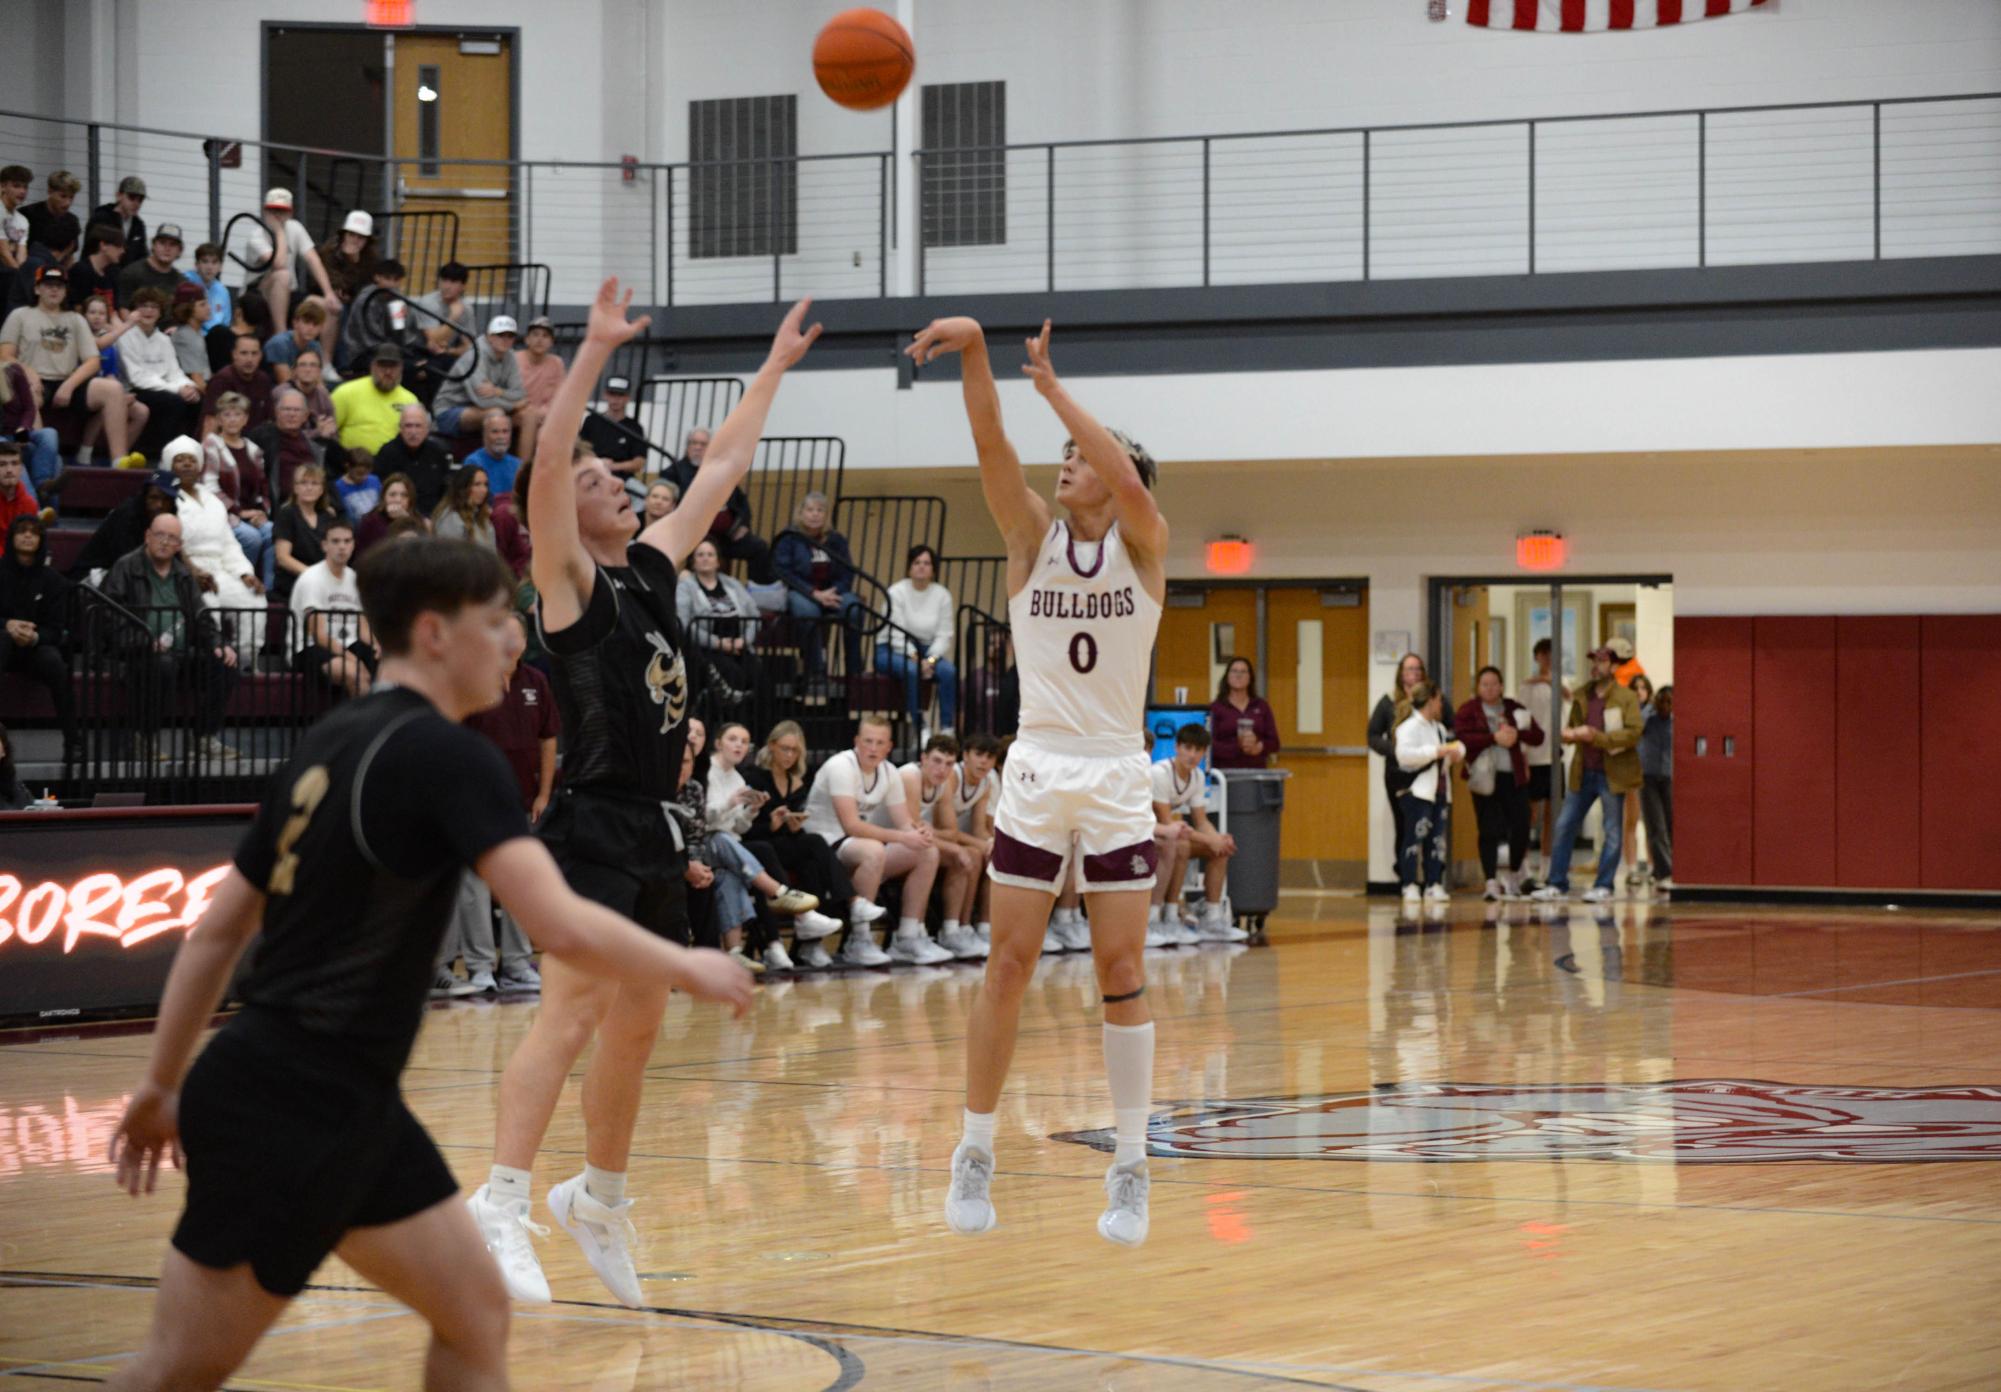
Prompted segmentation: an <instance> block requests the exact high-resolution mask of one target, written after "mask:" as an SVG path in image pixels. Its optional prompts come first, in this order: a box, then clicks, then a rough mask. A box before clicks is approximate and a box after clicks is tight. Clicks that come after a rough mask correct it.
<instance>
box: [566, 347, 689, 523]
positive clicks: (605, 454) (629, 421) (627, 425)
mask: <svg viewBox="0 0 2001 1392" xmlns="http://www.w3.org/2000/svg"><path fill="white" fill-rule="evenodd" d="M631 410H632V379H631V378H629V377H621V376H617V375H613V376H610V377H607V378H605V379H604V405H603V406H602V407H600V408H599V409H598V410H596V411H593V412H592V413H591V414H589V415H588V416H585V417H584V430H583V435H584V441H585V443H587V444H589V445H590V447H591V453H593V454H595V455H596V456H597V457H598V458H599V459H602V460H603V461H604V462H605V467H606V468H607V469H610V470H611V471H612V472H613V473H614V474H617V475H618V476H619V477H620V478H622V479H624V480H625V487H626V491H627V492H636V491H638V490H639V489H640V488H641V487H642V486H643V485H642V484H641V482H640V475H641V474H642V473H643V472H644V471H645V466H646V431H645V429H644V427H642V426H641V425H640V424H639V422H638V421H637V420H634V419H633V418H632V416H631V414H630V412H631ZM640 496H641V497H642V498H643V497H644V496H645V494H644V493H640ZM675 496H677V497H678V496H679V490H676V494H675Z"/></svg>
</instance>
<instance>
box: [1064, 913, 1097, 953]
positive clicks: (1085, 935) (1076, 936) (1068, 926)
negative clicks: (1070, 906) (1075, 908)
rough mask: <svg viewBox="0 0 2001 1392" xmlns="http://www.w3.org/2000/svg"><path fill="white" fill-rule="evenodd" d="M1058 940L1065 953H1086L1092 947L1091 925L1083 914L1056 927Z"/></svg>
mask: <svg viewBox="0 0 2001 1392" xmlns="http://www.w3.org/2000/svg"><path fill="white" fill-rule="evenodd" d="M1056 940H1057V941H1058V942H1060V943H1062V944H1063V950H1064V951H1065V952H1084V951H1087V950H1089V948H1090V946H1091V923H1090V920H1088V919H1086V918H1085V917H1084V916H1083V915H1082V914H1079V915H1078V916H1077V917H1076V918H1072V919H1068V920H1065V921H1064V922H1062V923H1059V924H1057V925H1056Z"/></svg>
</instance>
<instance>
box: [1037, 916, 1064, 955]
mask: <svg viewBox="0 0 2001 1392" xmlns="http://www.w3.org/2000/svg"><path fill="white" fill-rule="evenodd" d="M1063 950H1064V947H1063V939H1061V938H1059V937H1058V936H1056V925H1055V923H1053V922H1052V923H1051V924H1050V925H1049V926H1048V927H1047V928H1044V929H1043V930H1042V955H1043V956H1044V957H1053V956H1055V955H1056V954H1057V953H1059V952H1062V951H1063Z"/></svg>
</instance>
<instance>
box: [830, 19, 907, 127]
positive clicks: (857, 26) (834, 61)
mask: <svg viewBox="0 0 2001 1392" xmlns="http://www.w3.org/2000/svg"><path fill="white" fill-rule="evenodd" d="M916 67H917V50H916V49H915V48H914V47H913V46H912V45H911V42H910V35H909V34H908V33H906V32H905V31H904V28H903V26H902V25H901V24H898V23H897V22H896V21H895V20H894V19H891V18H890V17H889V16H888V15H886V14H884V13H883V12H882V11H881V10H843V11H841V12H840V13H839V14H837V15H835V16H834V17H833V18H832V19H830V20H828V21H827V27H826V28H824V29H822V30H821V31H820V37H819V38H817V39H815V40H813V76H814V77H816V78H818V79H819V82H820V90H821V91H823V92H825V93H826V94H827V95H828V96H830V97H832V98H833V99H834V100H835V101H837V102H839V103H840V104H841V105H842V106H845V107H847V108H848V109H850V110H852V111H874V110H876V109H878V108H880V107H885V106H888V105H889V104H890V103H891V102H893V101H895V100H896V99H897V98H898V97H900V96H902V95H903V89H904V88H905V87H907V86H909V85H910V74H911V73H912V72H913V71H915V70H916Z"/></svg>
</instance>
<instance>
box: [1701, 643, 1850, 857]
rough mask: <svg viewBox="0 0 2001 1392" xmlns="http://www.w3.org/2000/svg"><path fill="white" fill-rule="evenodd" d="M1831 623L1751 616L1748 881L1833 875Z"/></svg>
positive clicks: (1832, 654) (1833, 724)
mask: <svg viewBox="0 0 2001 1392" xmlns="http://www.w3.org/2000/svg"><path fill="white" fill-rule="evenodd" d="M1835 628H1836V621H1835V620H1834V619H1833V618H1832V617H1829V616H1813V617H1788V618H1760V619H1758V620H1756V621H1755V627H1754V630H1753V637H1752V645H1753V646H1752V675H1751V706H1752V716H1751V723H1752V729H1753V732H1754V740H1753V743H1754V744H1755V746H1756V748H1757V751H1758V757H1757V762H1756V763H1755V764H1754V765H1753V766H1752V797H1751V801H1752V813H1751V820H1752V836H1751V841H1752V848H1753V849H1752V876H1753V878H1752V883H1753V884H1760V885H1830V884H1833V883H1834V882H1835V879H1836V870H1835V848H1834V835H1835V808H1836V791H1835V738H1834V730H1835V711H1834V701H1833V695H1834V690H1835V660H1834V651H1835V650H1834V639H1835ZM1677 675H1679V672H1677ZM1679 694H1680V688H1679V687H1677V688H1676V695H1679ZM1678 827H1679V823H1677V828H1678ZM1676 868H1677V869H1679V868H1680V867H1679V866H1677V867H1676Z"/></svg>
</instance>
